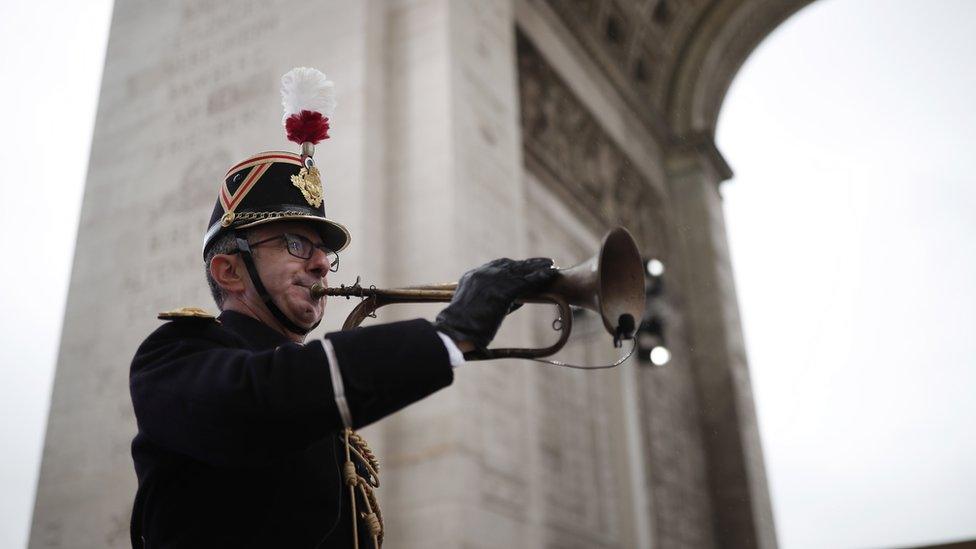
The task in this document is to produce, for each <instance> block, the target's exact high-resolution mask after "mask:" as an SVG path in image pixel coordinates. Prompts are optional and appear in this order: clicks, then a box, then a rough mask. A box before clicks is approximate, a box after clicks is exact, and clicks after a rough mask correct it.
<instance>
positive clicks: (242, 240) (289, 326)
mask: <svg viewBox="0 0 976 549" xmlns="http://www.w3.org/2000/svg"><path fill="white" fill-rule="evenodd" d="M234 237H235V238H236V239H237V250H238V253H240V255H241V258H243V259H244V266H245V267H246V268H247V274H248V275H250V276H251V282H252V283H253V284H254V289H255V290H257V291H258V296H259V297H260V298H261V301H263V302H264V306H265V307H267V308H268V310H269V311H271V314H272V315H274V317H275V318H276V319H277V320H278V322H280V323H281V325H282V326H284V327H285V329H286V330H288V331H289V332H291V333H293V334H298V335H300V336H306V335H308V333H309V332H311V331H312V330H314V329H315V328H316V327H318V325H319V323H320V322H322V319H321V318H320V319H319V320H318V322H316V323H315V324H313V325H312V326H311V327H309V328H302V327H301V326H299V325H298V324H295V323H294V322H292V320H291V319H290V318H288V315H286V314H285V313H284V312H283V311H282V310H281V309H279V308H278V306H277V305H275V302H274V299H272V297H271V294H269V293H268V289H267V288H265V287H264V283H263V282H261V277H260V276H259V275H258V269H257V267H256V266H255V265H254V258H253V257H252V256H251V245H250V244H249V243H248V241H247V238H246V237H245V236H244V235H243V234H242V233H241V232H240V231H237V232H235V233H234Z"/></svg>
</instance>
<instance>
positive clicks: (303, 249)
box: [249, 233, 339, 273]
mask: <svg viewBox="0 0 976 549" xmlns="http://www.w3.org/2000/svg"><path fill="white" fill-rule="evenodd" d="M275 240H284V241H285V249H286V250H288V253H290V254H291V255H293V256H294V257H297V258H298V259H310V258H311V257H312V253H313V252H314V251H315V248H318V249H320V250H322V251H323V252H325V256H326V258H327V259H328V260H329V271H331V272H333V273H334V272H336V271H338V270H339V254H337V253H336V252H334V251H332V250H330V249H329V248H327V247H326V245H325V244H323V243H319V244H315V243H313V242H312V241H311V240H309V239H307V238H305V237H304V236H302V235H298V234H292V233H282V234H279V235H277V236H272V237H270V238H265V239H264V240H259V241H258V242H251V243H249V245H250V247H252V248H253V247H255V246H260V245H261V244H267V243H268V242H272V241H275Z"/></svg>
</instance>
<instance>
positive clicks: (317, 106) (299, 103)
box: [281, 67, 336, 124]
mask: <svg viewBox="0 0 976 549" xmlns="http://www.w3.org/2000/svg"><path fill="white" fill-rule="evenodd" d="M281 106H282V107H284V108H285V115H284V116H283V117H282V119H281V123H282V124H284V123H285V120H287V119H288V117H289V116H291V115H293V114H298V113H300V112H302V111H313V112H318V113H322V116H324V117H326V118H328V119H330V120H331V119H332V114H333V113H334V112H335V108H336V100H335V85H334V84H333V83H332V81H331V80H329V79H328V78H327V77H326V76H325V74H323V73H322V71H319V70H317V69H310V68H308V67H297V68H294V69H292V70H290V71H288V72H286V73H285V75H284V76H282V77H281Z"/></svg>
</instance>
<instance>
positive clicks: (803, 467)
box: [717, 0, 976, 549]
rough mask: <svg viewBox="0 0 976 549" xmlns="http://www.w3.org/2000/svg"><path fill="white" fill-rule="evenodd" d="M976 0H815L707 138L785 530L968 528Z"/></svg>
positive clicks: (975, 373)
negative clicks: (720, 176)
mask: <svg viewBox="0 0 976 549" xmlns="http://www.w3.org/2000/svg"><path fill="white" fill-rule="evenodd" d="M974 98H976V2H972V1H968V0H956V1H949V0H938V1H931V2H924V3H922V2H912V1H908V0H898V1H894V0H820V1H818V2H815V3H814V4H812V5H811V6H809V7H807V8H806V9H804V10H803V11H801V12H800V13H799V14H797V15H796V16H794V17H793V18H792V19H790V20H789V21H787V23H786V24H785V25H784V26H782V27H780V28H779V29H778V30H777V31H776V32H775V33H774V34H773V35H772V36H770V37H769V38H768V39H767V40H766V41H765V42H764V43H763V44H762V45H761V46H760V47H759V49H757V51H756V52H755V53H754V54H753V55H752V57H751V58H750V59H749V61H748V62H747V63H746V65H745V66H744V67H743V69H742V71H741V72H740V73H739V75H738V77H737V79H736V81H735V82H734V83H733V86H732V89H731V90H730V92H729V95H728V97H727V98H726V103H725V106H724V109H723V111H722V116H721V119H720V123H719V131H718V139H717V141H718V146H719V149H720V150H721V151H722V152H723V153H724V155H725V157H726V158H727V159H728V161H729V162H730V164H731V165H732V167H733V169H734V170H735V172H736V176H735V179H734V180H733V181H731V182H730V183H727V184H726V185H725V187H724V188H723V195H724V197H725V212H726V218H727V224H728V232H729V236H730V241H731V247H732V260H733V264H734V267H735V276H736V284H737V289H738V293H739V301H740V308H741V312H742V315H743V320H744V324H745V327H744V330H745V337H746V342H747V348H748V352H749V359H750V367H751V369H752V379H753V384H754V388H755V397H756V403H757V407H758V409H759V417H760V427H761V432H762V436H763V444H764V449H765V453H766V462H767V474H768V476H769V479H770V486H771V491H772V497H773V503H774V509H775V512H776V520H777V529H778V532H779V538H780V541H781V543H782V545H783V546H784V547H786V548H788V549H793V548H801V547H811V548H814V547H817V548H822V547H883V546H887V547H890V546H897V545H908V544H919V543H923V542H929V543H931V542H935V541H940V540H949V539H954V538H970V539H976V467H974V465H973V464H974V463H976V429H974V427H973V426H974V423H976V398H974V392H976V337H974V334H976V288H974V284H976V177H974V172H976V154H974V151H976V109H974Z"/></svg>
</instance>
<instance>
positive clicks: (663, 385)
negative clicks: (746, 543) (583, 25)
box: [518, 34, 713, 547]
mask: <svg viewBox="0 0 976 549" xmlns="http://www.w3.org/2000/svg"><path fill="white" fill-rule="evenodd" d="M518 52H519V78H520V91H521V97H520V102H521V106H522V123H523V138H524V147H525V161H526V169H527V171H528V172H530V173H531V175H532V178H531V179H532V180H533V181H537V182H538V183H536V184H538V185H540V186H542V187H544V188H545V190H546V192H544V193H543V192H536V193H535V195H536V196H549V199H548V201H544V202H543V201H539V202H537V203H533V205H532V207H533V209H534V210H535V211H537V212H543V213H540V214H537V216H536V217H535V218H534V219H541V220H545V219H547V218H548V216H546V215H545V214H544V212H546V211H547V210H551V209H553V208H565V209H566V210H567V211H569V212H572V213H571V214H568V215H567V216H564V217H566V218H570V219H573V222H575V223H582V224H583V225H585V227H586V230H587V231H589V232H590V234H592V235H599V234H602V233H603V232H604V231H606V230H607V229H608V228H610V227H612V226H614V225H617V224H620V225H624V226H626V227H628V228H629V229H630V230H631V231H632V232H633V233H634V235H635V238H637V240H638V243H639V245H640V247H641V250H642V252H643V253H644V255H645V256H646V257H657V258H659V259H661V260H662V261H664V262H665V264H666V265H668V266H669V267H671V266H674V267H677V266H678V263H679V258H678V257H676V256H675V254H674V253H673V252H672V250H671V247H670V246H669V242H670V241H671V240H673V239H674V238H676V237H677V233H678V231H679V228H678V227H677V226H676V221H675V220H674V219H673V218H672V216H671V215H670V213H669V210H670V208H669V205H670V199H669V197H668V196H667V195H666V194H665V193H664V192H663V191H662V190H661V189H660V188H659V187H658V186H656V185H654V184H653V183H652V182H651V180H650V179H649V175H647V174H644V173H643V172H642V171H641V170H640V169H639V168H637V165H636V164H635V163H634V162H633V161H632V160H631V159H630V158H629V157H628V155H627V154H626V153H624V152H623V150H622V149H621V147H620V145H619V144H617V143H616V141H615V140H614V139H613V138H612V137H611V136H610V135H609V133H608V132H607V131H605V130H604V128H603V126H602V125H601V123H600V122H599V120H598V119H597V117H596V116H595V115H594V114H593V113H591V112H589V111H588V110H587V109H586V107H584V106H583V103H582V101H580V100H579V99H578V98H577V97H576V95H575V93H574V91H573V89H572V88H571V87H570V85H568V84H567V83H566V82H564V80H563V79H562V78H561V77H560V75H559V74H557V72H556V70H555V69H554V68H553V67H552V66H550V65H549V64H548V62H547V61H546V59H545V58H544V57H543V56H542V55H541V54H540V53H539V50H538V49H537V48H536V47H535V46H534V45H533V43H532V41H531V39H530V38H528V37H527V36H525V35H524V34H520V36H519V40H518ZM554 202H558V204H554ZM567 223H570V222H568V221H563V223H562V226H560V225H558V224H555V223H551V224H549V225H548V226H547V225H542V224H541V222H539V221H536V222H535V223H534V224H533V227H534V228H536V230H537V231H538V234H539V235H547V236H546V237H545V238H548V239H550V240H551V239H553V238H554V237H553V236H551V235H554V234H562V233H566V232H567V227H566V224H567ZM533 234H535V233H533ZM539 238H543V237H541V236H540V237H539ZM594 240H595V238H594ZM591 246H592V245H591ZM556 249H559V247H558V246H556ZM591 249H592V248H591ZM589 253H591V252H588V253H586V254H583V253H581V250H580V255H579V256H578V258H579V259H582V258H584V257H586V256H588V255H589ZM670 273H671V271H670V269H669V275H668V280H667V283H668V300H669V302H670V307H669V308H670V309H671V310H672V311H673V314H672V315H670V317H669V319H668V332H667V337H668V342H669V345H670V347H671V349H672V351H673V353H674V355H673V357H672V361H671V363H670V364H669V365H668V366H667V367H665V368H646V367H645V368H641V367H639V366H637V363H636V362H630V363H628V366H627V367H630V368H639V370H638V371H637V372H635V373H634V376H635V377H634V382H636V384H637V386H638V387H639V390H638V393H639V394H638V398H637V404H636V405H637V406H638V410H637V414H638V417H639V423H640V430H641V433H642V434H643V436H642V437H641V440H640V441H639V443H640V444H641V449H642V454H641V455H642V456H643V459H644V461H643V463H642V465H646V466H647V472H646V482H647V485H646V487H644V488H643V489H646V490H647V491H648V493H649V494H650V502H649V508H648V509H647V511H646V512H647V514H648V515H650V516H649V517H641V518H643V520H647V521H649V522H650V523H651V524H652V525H653V534H652V538H653V540H654V541H655V542H656V543H657V544H660V546H665V547H709V546H711V544H712V543H713V538H712V535H711V530H710V528H709V527H708V525H709V524H710V521H711V509H710V502H709V493H708V485H707V481H706V478H705V476H706V475H705V459H704V445H703V442H702V437H701V431H700V429H701V427H700V424H699V422H698V416H697V411H698V407H699V406H698V400H697V397H696V387H695V382H694V379H693V376H692V373H691V371H690V368H689V366H690V364H689V349H690V345H689V343H688V340H687V336H686V333H685V328H684V323H683V312H682V310H683V305H682V299H681V296H682V291H683V288H682V281H681V278H680V276H676V275H678V274H680V269H675V270H674V273H673V274H670ZM541 324H543V325H544V323H541ZM584 379H589V380H590V381H593V380H592V378H584ZM589 402H591V403H592V409H591V410H590V411H589V413H594V412H595V411H596V410H598V409H599V403H600V400H599V399H597V398H593V399H591V400H589ZM623 420H624V417H623V416H616V417H614V418H613V419H612V421H614V422H616V423H617V424H619V423H620V422H622V421H623ZM593 461H594V460H592V459H591V460H590V462H591V463H592V462H593ZM627 478H628V481H630V482H634V480H635V479H634V477H633V476H629V477H627ZM637 489H642V488H640V487H639V488H637ZM597 501H598V500H597ZM631 504H632V505H633V504H635V502H631ZM638 520H640V518H639V519H638Z"/></svg>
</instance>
